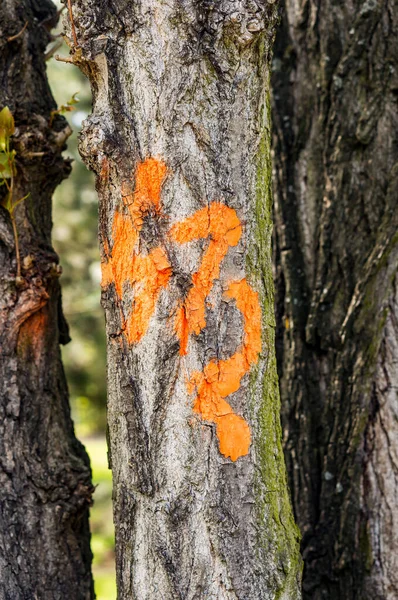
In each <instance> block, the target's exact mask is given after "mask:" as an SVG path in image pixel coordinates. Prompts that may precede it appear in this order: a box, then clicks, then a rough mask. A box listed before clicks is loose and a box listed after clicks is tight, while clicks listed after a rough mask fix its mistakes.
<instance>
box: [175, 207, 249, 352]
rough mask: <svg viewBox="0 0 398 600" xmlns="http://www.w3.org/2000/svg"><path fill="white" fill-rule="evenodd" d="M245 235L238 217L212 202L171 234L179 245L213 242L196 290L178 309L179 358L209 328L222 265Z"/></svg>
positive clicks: (195, 279) (195, 277) (195, 280)
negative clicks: (209, 299) (213, 292)
mask: <svg viewBox="0 0 398 600" xmlns="http://www.w3.org/2000/svg"><path fill="white" fill-rule="evenodd" d="M241 235H242V227H241V224H240V221H239V219H238V215H237V214H236V212H235V211H234V210H233V209H232V208H228V206H225V204H221V202H212V203H211V204H210V206H209V207H206V208H202V209H200V210H198V211H197V212H196V213H195V214H194V215H192V216H191V217H188V218H187V219H185V220H184V221H181V222H180V223H176V224H175V225H174V226H173V227H172V228H171V230H170V237H171V238H172V240H174V241H175V242H178V243H179V244H186V243H187V242H191V241H193V240H197V239H200V238H205V239H206V238H208V237H210V238H211V241H210V244H209V247H208V248H207V250H206V252H205V254H204V257H203V260H202V263H201V265H200V267H199V270H198V271H197V272H196V273H194V275H193V276H192V283H193V286H192V287H191V289H190V290H189V292H188V296H187V297H186V299H185V302H184V303H183V304H182V306H181V307H180V308H179V310H178V313H177V319H176V323H175V329H176V333H177V336H178V338H179V340H180V354H181V355H185V354H187V346H188V338H189V335H190V334H192V333H196V334H198V333H200V331H201V330H202V329H203V328H204V327H205V326H206V319H205V307H206V305H205V301H206V297H207V296H208V295H209V293H210V290H211V288H212V287H213V282H214V280H216V279H218V278H219V276H220V264H221V261H222V260H223V258H225V256H226V254H227V252H228V248H229V247H230V246H236V244H237V243H238V242H239V240H240V237H241Z"/></svg>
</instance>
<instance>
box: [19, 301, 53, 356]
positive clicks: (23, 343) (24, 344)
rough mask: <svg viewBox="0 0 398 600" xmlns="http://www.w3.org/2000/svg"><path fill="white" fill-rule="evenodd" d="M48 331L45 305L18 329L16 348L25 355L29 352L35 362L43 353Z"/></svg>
mask: <svg viewBox="0 0 398 600" xmlns="http://www.w3.org/2000/svg"><path fill="white" fill-rule="evenodd" d="M47 331H48V310H47V308H46V307H43V308H41V309H40V310H38V311H36V312H34V313H33V314H32V315H30V316H29V317H28V318H27V319H26V321H24V322H23V323H22V325H21V327H20V329H19V334H18V350H19V352H21V353H22V354H23V355H24V356H25V357H26V354H27V353H28V352H29V353H30V354H31V356H33V359H34V360H35V361H36V362H37V361H38V360H39V359H40V358H41V357H42V355H43V352H44V347H45V338H46V335H47Z"/></svg>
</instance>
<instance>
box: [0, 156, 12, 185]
mask: <svg viewBox="0 0 398 600" xmlns="http://www.w3.org/2000/svg"><path fill="white" fill-rule="evenodd" d="M14 156H15V150H13V151H12V152H9V153H8V152H0V176H1V177H2V178H3V179H10V178H11V177H12V176H13V175H15V167H14Z"/></svg>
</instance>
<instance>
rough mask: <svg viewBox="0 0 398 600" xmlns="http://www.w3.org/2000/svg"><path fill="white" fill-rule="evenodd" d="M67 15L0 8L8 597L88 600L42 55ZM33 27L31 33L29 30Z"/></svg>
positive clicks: (0, 312)
mask: <svg viewBox="0 0 398 600" xmlns="http://www.w3.org/2000/svg"><path fill="white" fill-rule="evenodd" d="M56 20H57V16H56V9H55V7H54V5H53V4H52V3H51V2H49V1H47V0H42V1H41V2H37V1H36V0H19V1H17V0H5V1H4V0H3V2H2V3H1V6H0V74H1V86H0V109H2V108H3V107H4V106H8V107H9V108H10V110H11V112H12V114H13V116H14V118H15V124H16V130H15V135H14V137H13V139H12V147H13V148H14V149H15V150H16V167H17V171H16V176H15V181H14V184H15V185H14V194H13V196H14V198H13V200H14V202H16V201H17V200H18V199H19V198H23V197H24V196H26V195H27V194H29V197H28V198H27V199H26V200H24V201H23V202H21V203H20V204H19V205H18V207H17V208H16V209H15V217H16V228H17V232H18V236H19V250H20V255H21V263H22V265H21V266H22V270H21V276H17V270H18V267H17V259H16V245H15V240H14V236H13V228H12V222H11V219H10V213H9V212H8V211H7V210H6V208H5V207H4V201H5V198H6V194H7V190H6V186H5V185H3V186H2V187H0V200H1V202H0V599H1V600H22V599H26V600H32V599H34V598H35V599H46V600H71V599H79V600H80V599H81V600H89V599H90V598H92V597H93V595H94V593H93V585H92V578H91V552H90V545H89V542H90V533H89V528H88V507H89V505H90V503H91V494H92V491H93V488H92V485H91V482H90V466H89V460H88V457H87V454H86V452H85V450H84V448H83V447H82V445H81V444H80V443H79V442H78V441H77V439H76V438H75V435H74V431H73V424H72V421H71V418H70V413H69V404H68V391H67V386H66V381H65V377H64V372H63V368H62V364H61V357H60V350H59V342H61V343H66V342H67V341H68V339H69V338H68V330H67V326H66V323H65V320H64V318H63V315H62V309H61V295H60V286H59V282H58V278H59V274H60V267H59V265H58V257H57V255H56V254H55V252H54V250H53V248H52V246H51V225H52V223H51V195H52V192H53V190H54V188H55V187H56V186H57V185H58V183H59V182H60V181H61V180H62V179H63V178H64V177H66V176H67V175H68V174H69V171H70V164H69V162H68V161H64V159H63V158H62V156H61V151H62V149H64V147H65V140H66V138H67V137H68V135H69V133H70V129H69V127H68V126H67V124H66V122H65V120H64V119H63V118H61V117H55V118H54V120H53V123H52V124H51V125H50V112H51V110H53V109H56V105H55V102H54V100H53V98H52V96H51V93H50V90H49V87H48V84H47V80H46V74H45V61H44V52H45V49H46V46H47V44H48V42H49V41H50V35H49V30H50V29H51V27H52V26H53V25H54V24H55V23H54V21H55V22H56ZM25 23H26V27H25V28H24V26H25Z"/></svg>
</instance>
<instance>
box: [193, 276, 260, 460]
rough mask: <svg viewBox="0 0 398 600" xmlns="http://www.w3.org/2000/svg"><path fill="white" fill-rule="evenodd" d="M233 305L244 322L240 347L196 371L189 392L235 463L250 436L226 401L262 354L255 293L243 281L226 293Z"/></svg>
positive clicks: (247, 448) (248, 429) (248, 445)
mask: <svg viewBox="0 0 398 600" xmlns="http://www.w3.org/2000/svg"><path fill="white" fill-rule="evenodd" d="M226 296H227V297H228V298H231V299H234V300H235V301H236V306H237V308H238V309H239V310H240V311H241V313H242V315H243V318H244V328H245V335H244V340H243V344H242V347H241V348H240V349H239V350H238V351H237V352H236V353H235V354H234V355H233V356H231V358H229V359H227V360H218V361H210V362H209V363H208V364H207V365H206V366H205V368H204V369H203V372H199V371H195V372H194V373H193V374H192V376H191V379H190V381H189V382H188V391H189V392H190V393H192V392H193V391H194V390H195V389H196V393H197V396H196V400H195V405H194V411H195V412H197V413H199V414H200V415H201V416H202V419H204V420H205V421H210V422H212V423H215V424H216V430H217V437H218V440H219V445H220V452H221V454H223V455H224V456H225V457H230V458H231V460H232V461H236V460H237V459H238V458H239V457H241V456H244V455H246V454H247V453H248V452H249V447H250V442H251V435H250V428H249V425H248V424H247V423H246V421H245V420H244V419H243V418H242V417H240V416H239V415H236V414H235V413H234V412H233V410H232V408H231V406H230V405H229V404H228V402H226V400H225V398H226V397H227V396H229V395H230V394H233V393H234V392H236V391H237V390H238V389H239V388H240V385H241V380H242V378H243V376H244V375H245V374H246V373H247V372H248V371H249V370H250V367H251V366H252V365H254V364H256V363H257V361H258V355H259V353H260V351H261V308H260V302H259V298H258V293H257V292H255V291H254V290H253V289H252V288H251V286H250V285H249V284H248V283H247V280H246V279H242V280H241V281H236V282H233V283H231V284H230V285H229V288H228V290H227V292H226Z"/></svg>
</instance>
